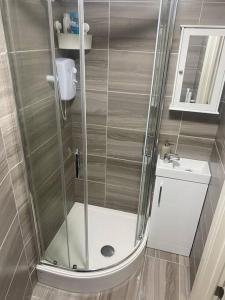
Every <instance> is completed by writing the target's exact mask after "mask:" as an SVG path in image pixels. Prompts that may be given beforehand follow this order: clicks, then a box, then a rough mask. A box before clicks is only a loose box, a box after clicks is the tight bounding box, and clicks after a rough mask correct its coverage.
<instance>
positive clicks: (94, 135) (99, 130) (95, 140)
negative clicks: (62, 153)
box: [87, 125, 106, 156]
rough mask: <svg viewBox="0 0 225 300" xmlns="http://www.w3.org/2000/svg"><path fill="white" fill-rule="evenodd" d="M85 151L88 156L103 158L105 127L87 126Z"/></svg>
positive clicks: (104, 151)
mask: <svg viewBox="0 0 225 300" xmlns="http://www.w3.org/2000/svg"><path fill="white" fill-rule="evenodd" d="M87 149H88V154H91V155H98V156H105V154H106V127H104V126H96V125H88V126H87Z"/></svg>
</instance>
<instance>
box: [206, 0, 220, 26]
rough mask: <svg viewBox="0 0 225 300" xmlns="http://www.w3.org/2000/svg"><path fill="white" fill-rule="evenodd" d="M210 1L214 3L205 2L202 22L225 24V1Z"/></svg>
mask: <svg viewBox="0 0 225 300" xmlns="http://www.w3.org/2000/svg"><path fill="white" fill-rule="evenodd" d="M210 2H212V3H204V4H203V8H202V13H201V19H200V24H201V25H211V26H212V25H222V26H224V24H225V16H224V13H223V11H224V10H225V3H224V2H223V1H218V3H213V1H210ZM219 2H221V3H219Z"/></svg>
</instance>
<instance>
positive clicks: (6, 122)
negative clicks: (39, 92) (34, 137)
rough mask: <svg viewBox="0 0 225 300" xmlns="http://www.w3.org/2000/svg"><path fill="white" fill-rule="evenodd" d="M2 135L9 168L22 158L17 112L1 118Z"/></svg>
mask: <svg viewBox="0 0 225 300" xmlns="http://www.w3.org/2000/svg"><path fill="white" fill-rule="evenodd" d="M1 128H2V137H3V141H4V145H5V150H6V156H7V161H8V167H9V169H11V168H13V167H14V166H15V165H16V164H18V162H20V161H21V160H22V148H21V141H20V134H19V128H18V123H17V119H16V115H15V114H10V115H7V116H6V117H3V118H2V119H1Z"/></svg>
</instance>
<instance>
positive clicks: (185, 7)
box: [172, 1, 202, 52]
mask: <svg viewBox="0 0 225 300" xmlns="http://www.w3.org/2000/svg"><path fill="white" fill-rule="evenodd" d="M201 8H202V3H201V1H179V3H178V6H177V13H176V21H175V28H174V34H173V44H172V52H178V49H179V44H180V35H181V28H180V25H184V24H192V25H197V24H198V23H199V18H200V15H201Z"/></svg>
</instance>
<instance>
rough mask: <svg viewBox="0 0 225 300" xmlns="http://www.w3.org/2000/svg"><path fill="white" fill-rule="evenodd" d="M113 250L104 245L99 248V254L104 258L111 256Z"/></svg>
mask: <svg viewBox="0 0 225 300" xmlns="http://www.w3.org/2000/svg"><path fill="white" fill-rule="evenodd" d="M114 253H115V249H114V248H113V247H112V246H110V245H105V246H103V247H102V248H101V254H102V255H103V256H105V257H110V256H113V254H114Z"/></svg>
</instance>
